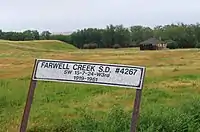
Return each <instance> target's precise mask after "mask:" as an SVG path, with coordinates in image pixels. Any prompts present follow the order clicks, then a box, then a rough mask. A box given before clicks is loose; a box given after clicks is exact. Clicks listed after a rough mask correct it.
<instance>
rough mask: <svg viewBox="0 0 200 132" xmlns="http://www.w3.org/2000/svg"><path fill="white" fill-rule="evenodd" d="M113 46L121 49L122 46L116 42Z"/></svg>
mask: <svg viewBox="0 0 200 132" xmlns="http://www.w3.org/2000/svg"><path fill="white" fill-rule="evenodd" d="M113 48H115V49H119V48H121V46H120V45H119V44H114V45H113Z"/></svg>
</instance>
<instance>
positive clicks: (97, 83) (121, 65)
mask: <svg viewBox="0 0 200 132" xmlns="http://www.w3.org/2000/svg"><path fill="white" fill-rule="evenodd" d="M39 61H51V62H65V63H81V64H92V65H105V66H116V67H129V68H138V69H141V74H142V75H141V78H140V83H139V86H132V85H121V84H111V83H100V82H88V81H75V80H61V79H49V78H36V71H37V67H38V62H39ZM35 63H36V64H35V65H36V66H35V68H34V72H33V77H32V80H38V81H51V82H68V83H79V84H90V85H91V84H92V85H103V86H113V87H116V86H117V87H123V88H134V89H142V88H143V83H144V76H145V72H146V68H145V67H142V66H132V65H123V64H108V63H98V62H84V61H72V60H53V59H36V62H35Z"/></svg>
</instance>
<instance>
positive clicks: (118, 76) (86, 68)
mask: <svg viewBox="0 0 200 132" xmlns="http://www.w3.org/2000/svg"><path fill="white" fill-rule="evenodd" d="M144 70H145V68H144V67H140V66H128V65H117V64H104V63H91V62H78V61H63V60H46V59H45V60H44V59H38V60H37V61H36V67H35V69H34V74H33V80H43V81H59V82H74V83H86V84H99V85H108V86H120V87H127V88H136V89H142V83H143V79H144Z"/></svg>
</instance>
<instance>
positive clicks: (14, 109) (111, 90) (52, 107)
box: [0, 75, 200, 132]
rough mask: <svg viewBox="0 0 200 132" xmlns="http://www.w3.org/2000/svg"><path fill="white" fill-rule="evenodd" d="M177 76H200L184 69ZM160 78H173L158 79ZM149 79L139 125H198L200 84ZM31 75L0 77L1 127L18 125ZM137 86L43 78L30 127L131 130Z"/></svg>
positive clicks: (74, 131) (72, 131)
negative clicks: (173, 85) (167, 85)
mask: <svg viewBox="0 0 200 132" xmlns="http://www.w3.org/2000/svg"><path fill="white" fill-rule="evenodd" d="M174 78H175V79H176V80H177V81H181V82H190V81H198V82H199V81H200V76H195V75H183V76H176V77H174ZM155 80H157V81H156V83H157V84H158V86H159V83H162V82H163V81H164V80H165V81H170V80H174V79H171V78H163V79H160V80H159V78H158V79H156V78H155ZM152 83H153V82H152V80H151V78H147V79H146V80H145V87H144V90H143V94H142V104H141V112H140V118H139V119H140V120H139V125H138V131H140V132H155V131H158V132H160V131H166V132H171V131H179V132H182V131H184V132H185V131H188V132H194V131H197V130H198V129H199V127H200V96H199V93H198V92H197V91H196V88H197V87H198V86H194V87H186V88H184V87H179V88H178V89H180V90H179V91H171V90H167V89H162V88H159V87H153V86H152V87H149V88H147V86H151V85H152ZM28 86H29V78H22V79H17V80H16V79H9V80H8V79H6V80H4V79H3V80H1V81H0V91H1V92H0V117H1V118H0V126H1V130H0V131H2V132H4V131H17V129H19V125H20V120H21V116H22V112H23V108H24V103H25V99H26V94H27V90H28ZM134 95H135V90H134V89H121V88H116V87H104V86H95V85H82V84H78V85H77V84H76V85H74V84H68V83H55V82H38V85H37V88H36V90H35V96H34V102H33V104H32V109H31V113H30V119H29V125H28V131H29V132H33V131H34V132H44V131H45V132H46V131H48V132H54V131H56V132H63V131H67V132H68V131H69V132H88V131H92V132H119V131H120V132H128V131H129V130H130V121H131V111H132V101H133V99H134Z"/></svg>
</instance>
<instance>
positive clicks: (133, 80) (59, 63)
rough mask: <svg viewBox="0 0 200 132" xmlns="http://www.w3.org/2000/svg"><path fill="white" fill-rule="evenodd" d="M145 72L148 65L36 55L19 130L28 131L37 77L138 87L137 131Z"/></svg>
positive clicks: (136, 98) (132, 124)
mask: <svg viewBox="0 0 200 132" xmlns="http://www.w3.org/2000/svg"><path fill="white" fill-rule="evenodd" d="M144 76H145V67H141V66H130V65H118V64H105V63H92V62H79V61H64V60H49V59H48V60H47V59H36V60H35V64H34V68H33V72H32V78H31V82H30V87H29V91H28V95H27V100H26V105H25V108H24V113H23V116H22V121H21V126H20V132H26V129H27V124H28V118H29V113H30V109H31V104H32V101H33V96H34V91H35V88H36V83H37V81H38V80H39V81H56V82H72V83H84V84H95V85H106V86H118V87H122V88H123V87H124V88H135V89H136V96H135V102H134V108H133V114H132V121H131V132H135V131H136V124H137V120H138V116H139V109H140V102H141V94H142V88H143V82H144Z"/></svg>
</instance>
